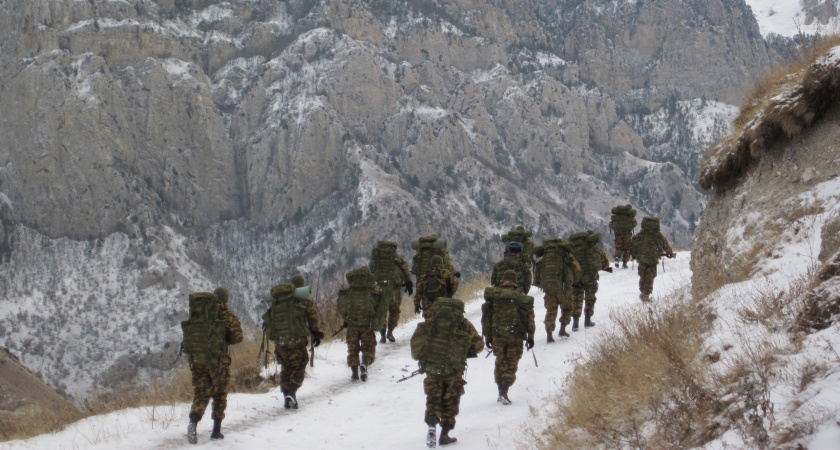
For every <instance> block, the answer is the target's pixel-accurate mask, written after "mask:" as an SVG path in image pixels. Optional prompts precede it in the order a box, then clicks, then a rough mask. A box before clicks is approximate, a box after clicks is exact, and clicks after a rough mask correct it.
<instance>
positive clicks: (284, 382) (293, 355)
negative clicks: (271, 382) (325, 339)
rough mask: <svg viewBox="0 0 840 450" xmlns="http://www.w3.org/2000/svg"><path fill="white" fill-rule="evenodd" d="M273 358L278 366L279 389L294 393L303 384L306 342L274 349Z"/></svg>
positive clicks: (306, 361) (307, 360) (307, 359)
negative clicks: (274, 357)
mask: <svg viewBox="0 0 840 450" xmlns="http://www.w3.org/2000/svg"><path fill="white" fill-rule="evenodd" d="M274 356H276V357H277V362H278V363H279V364H280V389H281V390H282V391H283V392H284V393H287V392H292V393H294V392H296V391H297V390H298V388H299V387H300V386H301V385H302V384H303V377H304V375H305V373H306V364H307V363H309V352H308V351H307V349H306V341H303V342H300V343H298V344H293V345H281V346H277V347H274Z"/></svg>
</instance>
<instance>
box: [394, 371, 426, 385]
mask: <svg viewBox="0 0 840 450" xmlns="http://www.w3.org/2000/svg"><path fill="white" fill-rule="evenodd" d="M417 375H420V369H417V370H415V371H414V372H411V375H406V376H404V377H402V378H400V379H399V380H397V383H401V382H403V381H405V380H407V379H409V378H413V377H416V376H417Z"/></svg>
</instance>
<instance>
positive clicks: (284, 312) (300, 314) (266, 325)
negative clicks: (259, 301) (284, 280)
mask: <svg viewBox="0 0 840 450" xmlns="http://www.w3.org/2000/svg"><path fill="white" fill-rule="evenodd" d="M295 292H296V289H295V286H294V285H292V284H279V285H277V286H274V287H273V288H271V296H272V298H273V299H274V303H273V304H272V305H271V307H270V308H269V309H268V311H266V313H265V314H263V316H262V318H263V329H264V330H265V335H266V337H268V339H270V340H272V341H274V345H277V346H286V345H293V344H297V343H299V342H303V341H305V340H306V339H307V338H308V337H309V334H310V331H309V322H308V321H307V320H306V306H305V305H304V304H303V302H302V301H301V300H300V299H298V298H295Z"/></svg>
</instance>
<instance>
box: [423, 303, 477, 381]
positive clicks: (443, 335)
mask: <svg viewBox="0 0 840 450" xmlns="http://www.w3.org/2000/svg"><path fill="white" fill-rule="evenodd" d="M463 323H464V302H462V301H461V300H458V299H454V298H439V299H437V301H436V302H435V307H434V309H433V310H432V316H431V317H429V320H427V321H425V322H421V323H419V324H418V325H417V328H416V329H415V330H414V334H413V335H412V336H411V357H412V358H414V359H415V360H417V361H418V362H419V363H420V373H431V374H436V375H452V374H456V373H461V372H463V371H464V369H465V368H466V367H467V354H468V353H469V350H470V334H469V333H468V332H467V331H465V330H464V329H463Z"/></svg>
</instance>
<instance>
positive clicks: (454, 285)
mask: <svg viewBox="0 0 840 450" xmlns="http://www.w3.org/2000/svg"><path fill="white" fill-rule="evenodd" d="M432 270H437V271H438V272H440V274H441V277H442V278H443V281H444V283H446V285H447V286H449V291H450V292H449V293H448V295H444V296H443V297H454V296H455V293H456V292H458V278H456V277H455V275H453V274H452V272H450V271H449V270H448V269H446V268H445V267H444V266H442V265H440V264H437V265H435V266H434V267H432ZM427 279H428V275H426V276H423V279H421V280H420V281H419V282H418V283H417V289H416V290H415V293H414V306H415V307H420V306H421V301H423V300H427V301H428V298H427V297H426V281H427Z"/></svg>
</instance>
